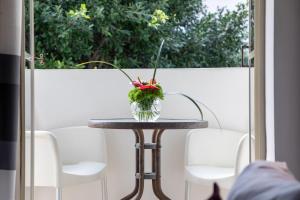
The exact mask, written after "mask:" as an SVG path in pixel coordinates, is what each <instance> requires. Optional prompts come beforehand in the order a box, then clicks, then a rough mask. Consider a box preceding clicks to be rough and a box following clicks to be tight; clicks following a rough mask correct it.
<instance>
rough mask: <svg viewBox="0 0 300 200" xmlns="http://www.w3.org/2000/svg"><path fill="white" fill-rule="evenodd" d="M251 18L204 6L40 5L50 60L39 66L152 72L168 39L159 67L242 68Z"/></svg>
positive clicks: (43, 48) (127, 2) (40, 48)
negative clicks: (114, 67) (96, 63)
mask: <svg viewBox="0 0 300 200" xmlns="http://www.w3.org/2000/svg"><path fill="white" fill-rule="evenodd" d="M247 15H248V13H247V6H246V5H244V4H240V5H238V6H237V8H236V9H235V10H234V11H228V10H225V9H219V10H218V11H217V12H216V13H209V12H208V11H207V9H206V7H205V6H204V5H203V4H202V1H201V0H184V1H183V0H139V1H137V0H86V1H84V2H82V1H79V0H68V1H63V0H36V1H35V29H36V30H35V35H36V38H35V41H36V52H37V55H39V54H43V55H44V59H45V63H44V64H41V63H40V62H37V64H36V66H37V67H38V68H74V67H75V64H77V63H81V62H84V61H89V60H105V61H108V62H112V63H114V64H117V65H120V66H122V67H123V68H149V67H152V66H153V63H154V60H155V56H156V53H157V49H158V47H159V45H160V42H161V40H162V38H164V39H165V40H166V44H165V47H164V49H163V52H162V56H161V60H160V65H159V67H163V68H170V67H232V66H239V57H238V55H239V49H240V46H241V45H242V44H243V42H244V41H245V39H246V36H247V31H246V30H247V27H246V20H247ZM87 67H94V66H87ZM97 67H99V68H107V67H109V66H105V65H100V66H97Z"/></svg>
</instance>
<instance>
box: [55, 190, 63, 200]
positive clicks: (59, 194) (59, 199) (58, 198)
mask: <svg viewBox="0 0 300 200" xmlns="http://www.w3.org/2000/svg"><path fill="white" fill-rule="evenodd" d="M56 200H62V188H56Z"/></svg>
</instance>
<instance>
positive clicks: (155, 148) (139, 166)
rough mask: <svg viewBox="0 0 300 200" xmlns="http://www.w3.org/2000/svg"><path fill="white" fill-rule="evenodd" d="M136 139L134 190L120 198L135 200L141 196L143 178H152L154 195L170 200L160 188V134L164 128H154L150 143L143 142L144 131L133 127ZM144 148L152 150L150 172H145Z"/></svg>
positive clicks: (163, 199)
mask: <svg viewBox="0 0 300 200" xmlns="http://www.w3.org/2000/svg"><path fill="white" fill-rule="evenodd" d="M133 132H134V134H135V140H136V144H135V147H136V175H135V178H136V181H135V187H134V190H133V191H132V192H131V193H130V194H129V195H127V196H126V197H124V198H122V199H121V200H130V199H132V198H134V197H135V199H136V200H140V199H141V198H142V195H143V192H144V181H145V179H151V180H152V188H153V192H154V194H155V196H156V197H157V198H158V199H160V200H171V199H170V198H169V197H167V196H166V195H165V194H164V193H163V191H162V188H161V136H162V134H163V132H164V129H155V130H154V131H153V134H152V143H145V137H144V132H143V130H142V129H134V130H133ZM145 149H151V150H152V172H151V173H145Z"/></svg>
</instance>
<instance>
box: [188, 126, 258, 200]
mask: <svg viewBox="0 0 300 200" xmlns="http://www.w3.org/2000/svg"><path fill="white" fill-rule="evenodd" d="M251 147H252V157H253V156H254V137H252V145H251ZM248 163H249V135H248V134H245V133H241V132H236V131H229V130H221V129H211V128H207V129H199V130H198V129H197V130H192V131H190V132H189V133H188V135H187V140H186V147H185V181H186V187H185V199H186V200H188V199H189V198H190V183H195V184H201V185H203V186H212V184H213V183H214V182H217V183H218V185H219V186H220V187H221V188H225V189H229V188H230V187H231V185H232V184H233V182H234V180H235V177H236V176H237V175H238V174H239V172H241V171H242V170H243V168H244V167H245V166H246V165H247V164H248Z"/></svg>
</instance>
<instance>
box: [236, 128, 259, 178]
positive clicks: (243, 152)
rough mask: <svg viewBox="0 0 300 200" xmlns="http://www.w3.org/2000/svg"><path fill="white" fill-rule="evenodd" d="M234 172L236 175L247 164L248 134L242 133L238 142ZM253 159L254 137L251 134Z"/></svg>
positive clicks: (253, 154)
mask: <svg viewBox="0 0 300 200" xmlns="http://www.w3.org/2000/svg"><path fill="white" fill-rule="evenodd" d="M236 154H237V155H236V157H237V159H236V163H235V174H236V175H238V174H239V173H241V172H242V171H243V169H244V168H245V167H246V166H247V165H248V164H249V162H250V160H249V134H248V133H247V134H244V136H243V137H242V138H241V139H240V141H239V143H238V148H237V153H236ZM254 159H255V138H254V136H253V135H251V161H254Z"/></svg>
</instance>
